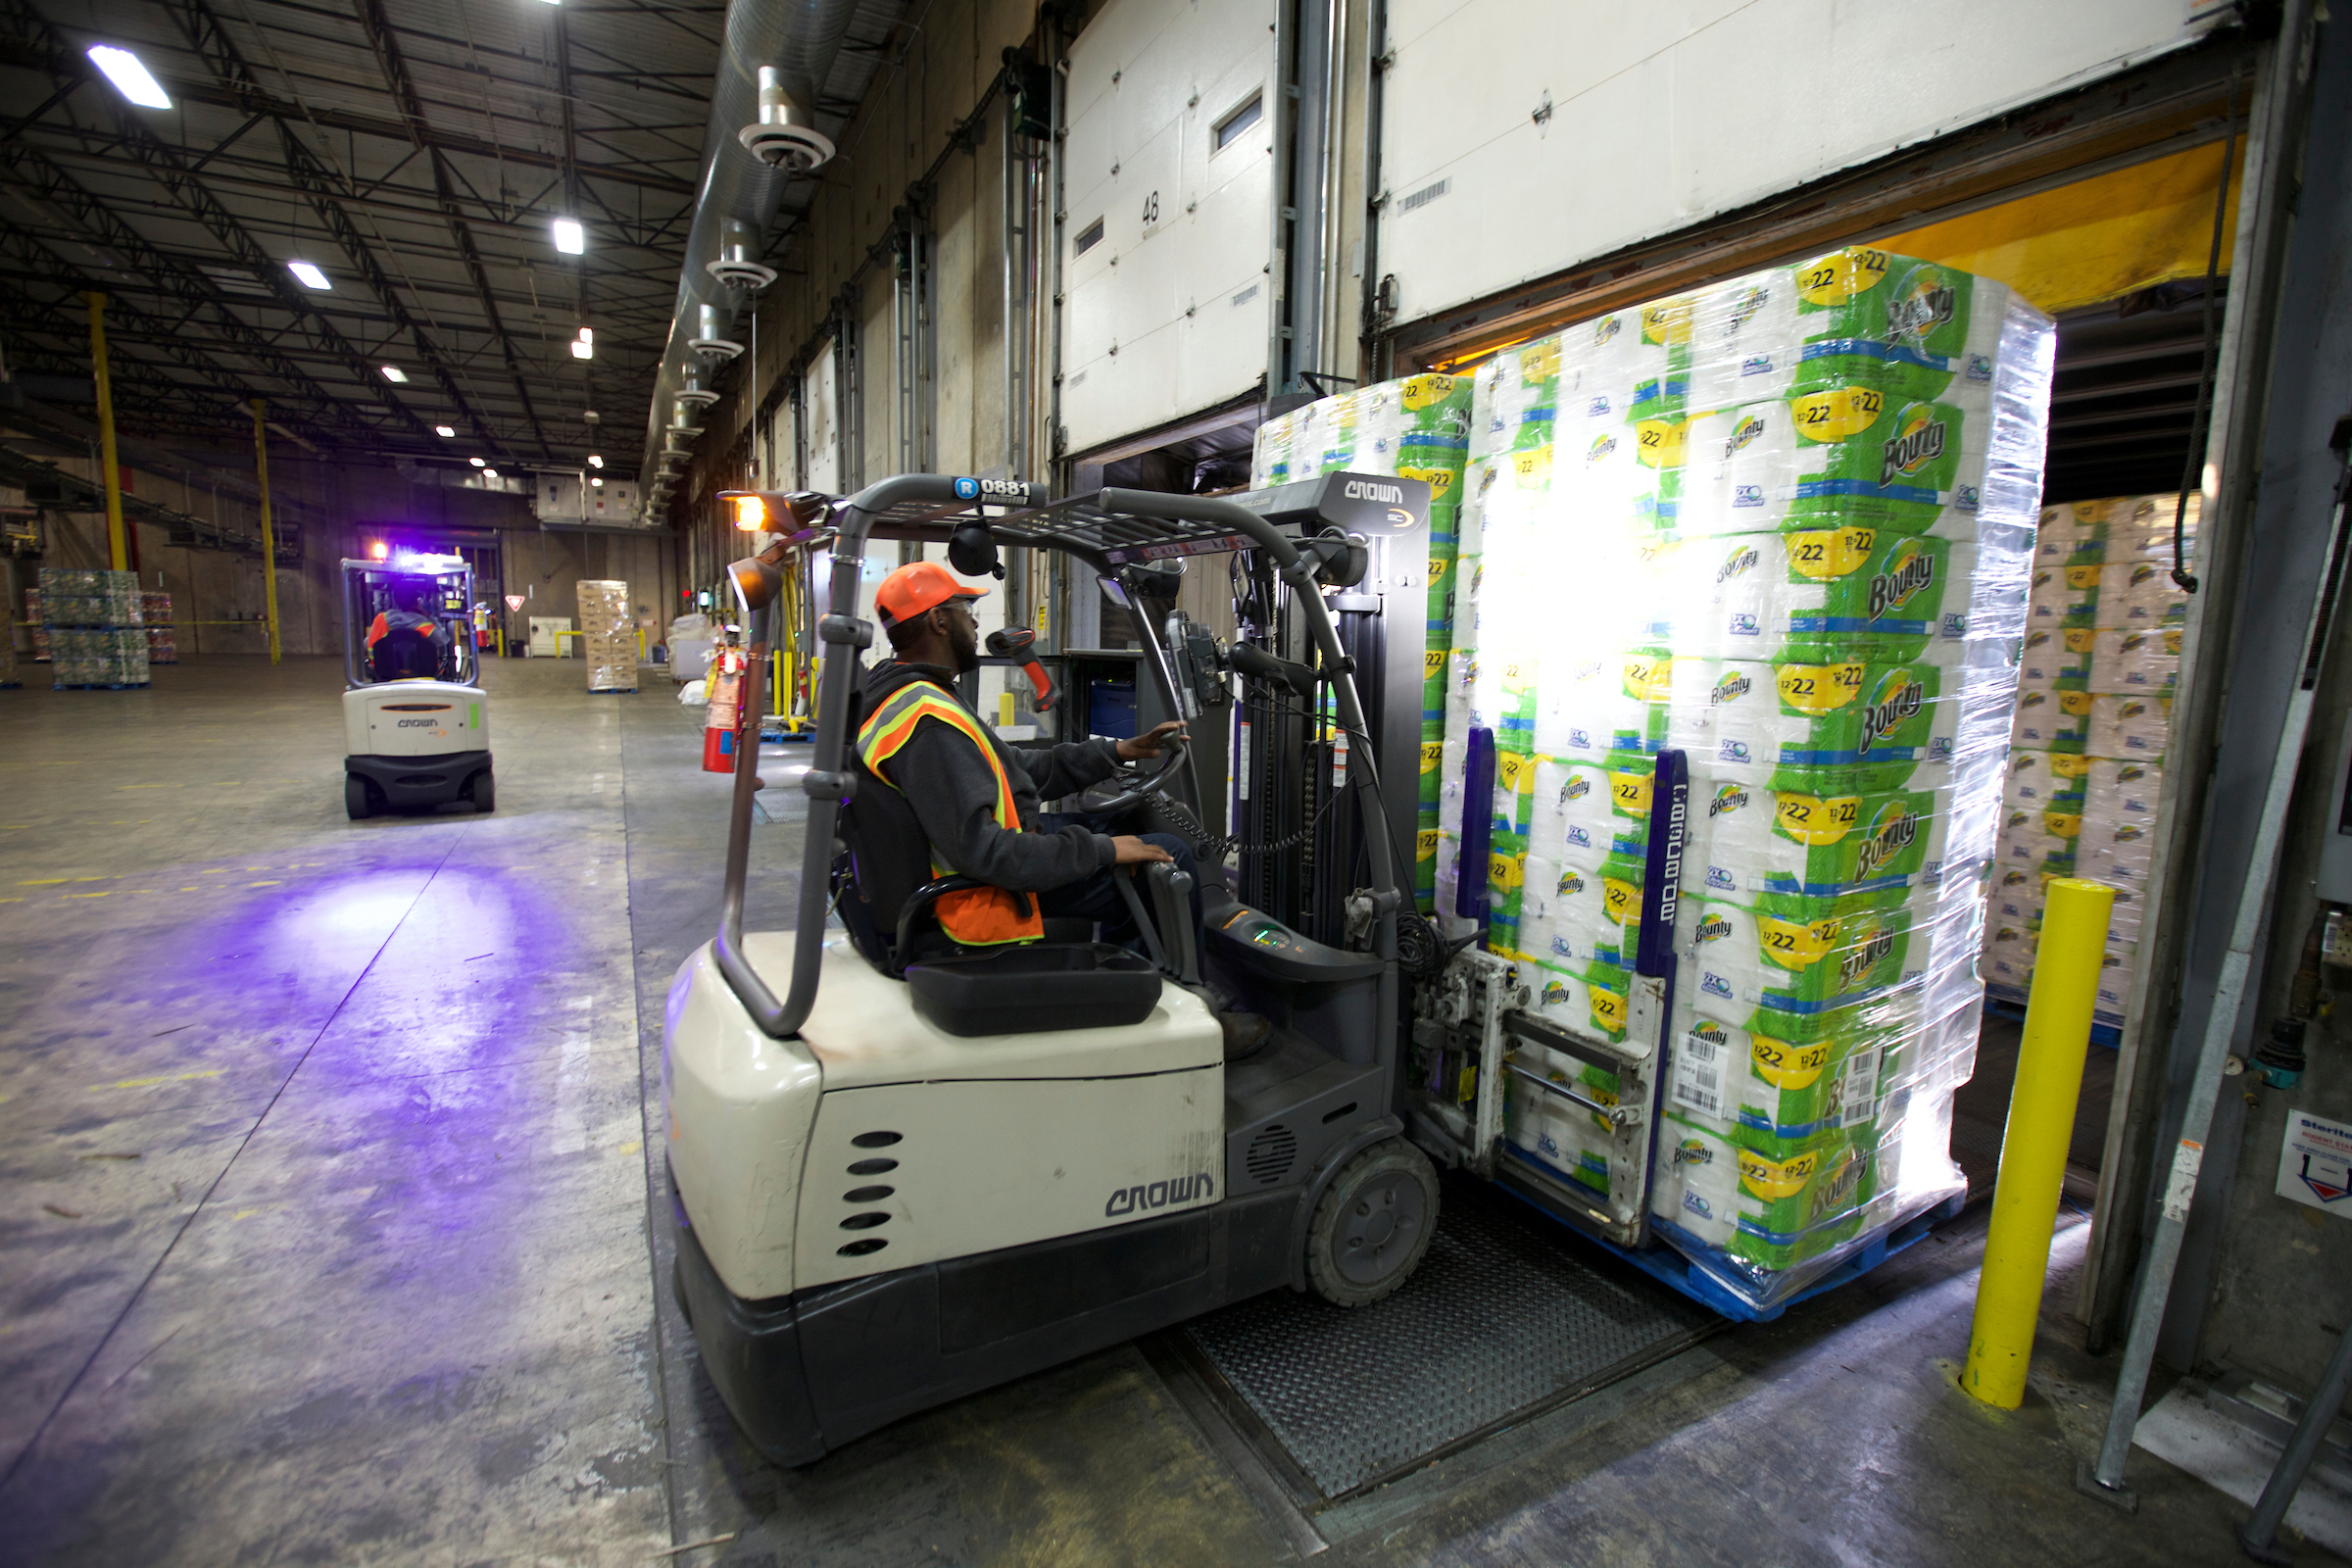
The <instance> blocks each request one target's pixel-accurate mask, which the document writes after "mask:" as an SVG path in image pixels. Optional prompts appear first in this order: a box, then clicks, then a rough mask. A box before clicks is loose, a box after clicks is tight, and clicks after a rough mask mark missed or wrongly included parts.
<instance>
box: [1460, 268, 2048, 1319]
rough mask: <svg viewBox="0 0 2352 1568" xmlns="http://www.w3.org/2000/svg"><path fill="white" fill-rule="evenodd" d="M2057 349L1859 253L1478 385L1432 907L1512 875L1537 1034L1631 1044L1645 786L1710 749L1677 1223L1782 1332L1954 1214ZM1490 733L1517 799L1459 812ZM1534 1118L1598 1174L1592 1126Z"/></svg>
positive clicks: (1739, 285) (1621, 324) (1692, 860)
mask: <svg viewBox="0 0 2352 1568" xmlns="http://www.w3.org/2000/svg"><path fill="white" fill-rule="evenodd" d="M2054 341H2055V339H2054V335H2053V332H2052V328H2051V325H2050V322H2049V320H2048V319H2047V318H2046V317H2043V316H2041V315H2040V314H2039V313H2038V312H2036V311H2034V309H2033V308H2032V307H2031V306H2028V305H2026V304H2024V303H2023V302H2022V301H2018V300H2015V299H2013V298H2012V297H2011V296H2010V294H2009V291H2008V290H2007V289H2006V288H2004V287H2003V286H2001V285H2000V284H1998V283H1994V282H1991V281H1989V280H1985V279H1979V278H1975V277H1972V276H1971V275H1969V274H1967V273H1965V272H1959V271H1955V270H1951V269H1948V268H1943V267H1937V266H1933V265H1930V264H1926V263H1922V262H1917V261H1913V260H1910V259H1907V258H1903V257H1895V256H1889V255H1887V254H1886V253H1884V252H1876V251H1869V250H1862V249H1851V250H1845V251H1840V252H1838V253H1836V254H1834V255H1831V256H1826V257H1823V258H1821V259H1819V260H1818V261H1816V262H1812V263H1809V264H1807V265H1805V266H1803V267H1796V268H1784V269H1774V270H1769V271H1765V272H1761V273H1756V274H1753V275H1751V276H1747V277H1743V278H1740V279H1737V280H1735V281H1734V282H1731V283H1728V284H1725V285H1722V286H1719V287H1716V288H1713V289H1710V290H1707V291H1705V292H1702V293H1699V294H1696V295H1693V296H1689V297H1685V298H1680V299H1673V300H1664V301H1659V302H1656V303H1654V304H1651V305H1648V306H1645V307H1642V309H1640V310H1636V311H1628V312H1625V313H1623V314H1621V315H1617V316H1612V317H1606V318H1603V319H1599V320H1597V321H1592V322H1587V323H1585V324H1583V325H1581V326H1578V327H1575V328H1572V329H1571V330H1570V331H1568V332H1566V333H1564V334H1562V335H1561V336H1560V337H1557V338H1550V339H1545V340H1544V341H1542V342H1538V343H1532V344H1528V345H1525V346H1523V347H1521V348H1518V349H1515V350H1512V351H1509V352H1506V353H1505V354H1503V355H1501V356H1500V357H1498V358H1497V359H1496V360H1495V361H1494V362H1492V363H1491V364H1489V365H1488V366H1486V367H1484V368H1481V369H1480V370H1479V371H1478V372H1477V376H1476V380H1477V388H1478V391H1477V402H1476V407H1475V411H1474V418H1473V426H1472V448H1471V462H1470V466H1469V468H1468V470H1467V472H1466V475H1465V479H1464V491H1465V498H1466V505H1465V509H1464V521H1463V526H1462V560H1461V564H1459V565H1458V566H1457V568H1456V570H1457V575H1459V576H1460V578H1461V580H1462V583H1463V593H1462V599H1461V604H1460V606H1459V607H1458V609H1457V614H1456V626H1455V636H1454V641H1453V651H1452V655H1451V660H1450V669H1449V688H1448V691H1447V695H1446V739H1445V741H1444V743H1443V747H1444V752H1443V760H1442V763H1441V766H1442V771H1443V773H1444V776H1445V777H1446V780H1447V781H1449V784H1450V785H1451V786H1452V787H1451V788H1450V789H1448V790H1447V791H1446V794H1445V795H1444V796H1443V797H1442V803H1441V824H1440V831H1441V848H1440V852H1439V865H1438V874H1437V886H1438V897H1439V904H1440V907H1441V909H1444V908H1446V907H1450V903H1451V895H1452V890H1453V888H1454V887H1455V886H1456V885H1458V881H1459V879H1460V878H1461V877H1463V876H1470V877H1479V876H1481V875H1482V873H1483V875H1484V878H1485V881H1486V883H1487V898H1488V907H1489V910H1490V921H1491V923H1490V932H1489V945H1490V946H1491V947H1492V948H1493V949H1495V951H1497V952H1500V953H1503V954H1505V955H1508V956H1515V957H1517V958H1518V959H1519V960H1520V961H1521V962H1522V964H1524V965H1525V966H1526V969H1525V974H1524V978H1525V979H1526V980H1527V981H1528V982H1529V986H1530V990H1531V992H1532V993H1533V994H1534V995H1535V997H1536V998H1537V1004H1538V1006H1539V1008H1540V1010H1542V1011H1543V1012H1544V1013H1547V1014H1552V1015H1555V1016H1557V1017H1558V1018H1559V1020H1560V1021H1561V1022H1562V1023H1563V1024H1565V1025H1566V1026H1568V1027H1571V1028H1573V1029H1576V1030H1578V1031H1579V1032H1582V1033H1586V1034H1594V1033H1597V1034H1600V1035H1603V1036H1606V1037H1609V1038H1622V1036H1623V1034H1624V1031H1625V1028H1626V1023H1627V1016H1626V1014H1627V999H1628V993H1629V982H1630V977H1629V975H1628V972H1627V971H1628V970H1629V969H1630V967H1631V965H1632V962H1633V955H1634V948H1635V944H1636V938H1637V929H1636V928H1637V924H1638V921H1639V918H1640V913H1641V907H1642V891H1643V889H1642V883H1643V877H1644V875H1645V870H1644V864H1645V857H1646V852H1647V849H1648V837H1647V836H1648V808H1649V794H1650V780H1651V777H1652V772H1653V769H1654V767H1655V760H1656V757H1657V754H1658V753H1659V752H1660V751H1661V750H1663V749H1667V748H1674V749H1679V750H1681V751H1683V752H1685V753H1686V754H1687V755H1688V758H1689V760H1690V766H1691V781H1692V788H1691V799H1692V803H1693V810H1692V813H1691V814H1692V821H1691V840H1690V845H1689V849H1688V851H1687V853H1686V856H1685V859H1684V862H1683V863H1684V866H1685V868H1686V871H1685V880H1684V884H1683V888H1682V899H1681V917H1680V921H1679V923H1678V927H1677V931H1676V937H1675V947H1676V952H1677V954H1678V963H1679V972H1678V979H1677V985H1676V1006H1675V1014H1674V1018H1673V1020H1672V1028H1671V1036H1672V1040H1671V1059H1670V1070H1669V1075H1668V1080H1667V1081H1668V1085H1669V1089H1668V1099H1667V1104H1666V1110H1667V1112H1668V1120H1667V1124H1666V1125H1665V1126H1664V1127H1662V1128H1661V1129H1660V1133H1659V1137H1658V1141H1657V1149H1658V1163H1657V1168H1656V1170H1655V1172H1654V1174H1653V1178H1652V1217H1653V1220H1654V1222H1655V1224H1656V1228H1657V1230H1658V1233H1659V1234H1660V1235H1662V1236H1663V1237H1665V1238H1666V1239H1667V1240H1668V1241H1670V1242H1671V1243H1672V1244H1673V1245H1675V1246H1676V1247H1677V1248H1679V1249H1681V1250H1684V1251H1685V1252H1687V1253H1689V1254H1690V1255H1691V1257H1692V1258H1693V1259H1694V1260H1696V1261H1698V1262H1699V1263H1700V1264H1701V1265H1702V1266H1704V1267H1707V1268H1708V1269H1709V1270H1710V1271H1711V1272H1713V1273H1715V1274H1716V1275H1717V1276H1718V1277H1720V1278H1722V1279H1724V1280H1725V1281H1726V1282H1727V1283H1729V1284H1732V1285H1733V1287H1734V1288H1735V1289H1738V1290H1740V1292H1741V1293H1742V1294H1743V1295H1745V1296H1747V1297H1748V1298H1749V1299H1752V1300H1753V1301H1755V1302H1756V1303H1757V1304H1759V1305H1762V1304H1766V1303H1769V1302H1771V1301H1774V1300H1779V1299H1786V1298H1787V1297H1788V1296H1789V1295H1791V1294H1793V1293H1794V1292H1796V1291H1798V1290H1801V1289H1802V1288H1803V1286H1804V1285H1805V1284H1806V1283H1807V1282H1809V1281H1810V1280H1812V1279H1815V1278H1818V1277H1819V1276H1820V1275H1821V1274H1822V1273H1824V1272H1827V1270H1828V1269H1829V1268H1831V1267H1833V1266H1835V1264H1836V1263H1837V1262H1838V1260H1840V1259H1841V1258H1843V1257H1844V1256H1847V1255H1850V1253H1851V1252H1852V1251H1854V1250H1856V1249H1858V1248H1859V1247H1861V1246H1862V1245H1864V1244H1865V1243H1866V1242H1867V1241H1868V1240H1870V1239H1872V1238H1874V1237H1876V1236H1877V1235H1879V1234H1882V1233H1883V1232H1884V1230H1885V1229H1886V1228H1887V1227H1888V1226H1890V1225H1892V1224H1896V1223H1899V1222H1900V1221H1901V1220H1902V1219H1904V1218H1907V1217H1908V1216H1909V1215H1910V1214H1913V1213H1916V1212H1918V1211H1920V1210H1921V1209H1924V1208H1926V1207H1928V1206H1931V1205H1932V1204H1934V1203H1935V1202H1936V1201H1940V1200H1941V1199H1943V1198H1944V1197H1946V1196H1948V1195H1949V1194H1950V1193H1952V1192H1954V1191H1956V1190H1958V1187H1959V1176H1958V1171H1957V1168H1956V1167H1955V1166H1953V1164H1952V1163H1951V1160H1950V1157H1949V1116H1950V1093H1951V1090H1952V1089H1953V1088H1954V1087H1956V1086H1957V1085H1958V1084H1959V1083H1961V1082H1964V1081H1965V1080H1966V1079H1967V1077H1968V1076H1969V1073H1970V1071H1971V1070H1972V1068H1973V1061H1974V1052H1975V1043H1976V1031H1977V1020H1978V1015H1979V1009H1980V1007H1981V1005H1982V984H1981V982H1980V981H1979V979H1978V977H1977V974H1976V962H1975V960H1976V956H1977V953H1978V950H1979V947H1980V944H1981V940H1982V939H1981V935H1980V932H1981V928H1982V924H1983V920H1984V909H1985V872H1986V869H1987V867H1988V865H1989V862H1990V859H1991V857H1992V853H1993V848H1994V842H1995V839H1996V836H1997V832H1998V825H1999V819H2000V802H2001V789H2002V781H2003V754H2004V749H2005V747H2006V744H2007V740H2008V733H2009V726H2010V714H2011V711H2012V706H2013V703H2014V699H2015V692H2016V680H2017V670H2016V664H2015V660H2016V657H2017V651H2018V647H2019V643H2020V640H2021V638H2022V635H2023V632H2024V628H2025V601H2026V591H2027V585H2028V581H2027V580H2028V573H2029V569H2030V566H2031V562H2032V553H2033V549H2034V518H2035V511H2036V508H2037V506H2038V503H2039V494H2040V477H2041V464H2042V448H2043V440H2044V428H2045V422H2046V409H2047V402H2048V390H2049V375H2050V362H2051V355H2052V352H2053V346H2054ZM1473 726H1480V727H1487V728H1491V729H1492V730H1493V731H1494V733H1495V747H1496V753H1497V766H1496V769H1495V790H1494V798H1493V800H1492V802H1484V801H1469V800H1466V799H1462V798H1460V792H1459V787H1458V781H1459V780H1460V777H1461V774H1462V768H1463V762H1464V760H1465V753H1466V740H1467V736H1468V733H1469V731H1470V729H1471V728H1472V727H1473ZM1470 809H1488V810H1491V812H1492V837H1493V846H1494V848H1493V854H1492V857H1491V859H1490V863H1489V864H1488V865H1487V866H1486V867H1475V866H1472V867H1463V866H1459V865H1458V863H1457V862H1458V849H1455V848H1453V846H1455V845H1457V844H1458V839H1457V838H1456V837H1455V835H1458V833H1459V831H1460V821H1461V813H1462V812H1463V811H1465V810H1470ZM1520 1056H1521V1065H1524V1066H1531V1067H1533V1068H1534V1069H1535V1070H1537V1071H1539V1072H1541V1073H1544V1074H1545V1075H1546V1076H1550V1077H1553V1078H1555V1079H1558V1080H1561V1081H1574V1082H1577V1083H1579V1084H1580V1085H1581V1089H1580V1092H1581V1093H1583V1094H1585V1095H1586V1096H1588V1097H1590V1098H1594V1099H1598V1100H1600V1101H1602V1102H1603V1103H1610V1102H1611V1100H1612V1098H1613V1096H1614V1095H1615V1093H1616V1089H1617V1085H1616V1081H1615V1079H1614V1077H1613V1075H1611V1074H1609V1073H1607V1072H1605V1071H1603V1070H1601V1069H1599V1068H1596V1067H1593V1066H1590V1065H1587V1064H1584V1063H1581V1062H1578V1061H1576V1060H1574V1059H1572V1058H1569V1057H1566V1056H1560V1055H1554V1054H1549V1053H1544V1052H1542V1051H1540V1050H1538V1049H1537V1048H1533V1047H1525V1048H1522V1049H1521V1052H1520ZM1508 1113H1509V1136H1510V1139H1511V1141H1512V1142H1513V1143H1514V1144H1515V1145H1517V1146H1518V1147H1519V1148H1520V1149H1521V1150H1522V1151H1523V1152H1526V1153H1528V1154H1529V1155H1530V1156H1531V1157H1534V1158H1536V1159H1539V1160H1541V1161H1543V1162H1544V1163H1546V1164H1549V1165H1550V1166H1552V1167H1553V1168H1554V1169H1556V1170H1557V1171H1558V1172H1560V1173H1561V1174H1563V1175H1565V1176H1566V1177H1568V1178H1569V1179H1571V1180H1577V1181H1582V1182H1585V1183H1586V1184H1587V1185H1589V1186H1592V1187H1594V1188H1596V1189H1598V1188H1602V1187H1604V1186H1605V1183H1606V1160H1605V1154H1604V1152H1603V1151H1604V1150H1605V1148H1606V1145H1607V1139H1606V1129H1604V1128H1602V1127H1601V1126H1600V1125H1599V1124H1598V1123H1597V1121H1595V1120H1594V1118H1593V1117H1592V1116H1591V1114H1590V1113H1587V1112H1582V1111H1577V1110H1575V1107H1574V1106H1573V1104H1571V1103H1566V1102H1563V1101H1561V1100H1559V1099H1557V1098H1556V1097H1552V1096H1546V1095H1542V1094H1540V1093H1530V1094H1524V1095H1522V1094H1513V1095H1511V1097H1510V1100H1509V1104H1508Z"/></svg>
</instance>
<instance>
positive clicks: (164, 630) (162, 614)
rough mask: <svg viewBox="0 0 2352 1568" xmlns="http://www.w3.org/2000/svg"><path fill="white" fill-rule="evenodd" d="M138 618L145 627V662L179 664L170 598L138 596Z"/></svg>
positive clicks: (163, 596)
mask: <svg viewBox="0 0 2352 1568" xmlns="http://www.w3.org/2000/svg"><path fill="white" fill-rule="evenodd" d="M139 617H140V619H141V620H143V621H144V622H145V623H146V626H147V662H148V663H150V664H176V663H178V662H179V639H178V637H177V635H176V633H175V632H174V629H173V627H172V596H171V595H170V594H159V593H142V594H140V595H139Z"/></svg>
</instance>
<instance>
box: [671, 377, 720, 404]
mask: <svg viewBox="0 0 2352 1568" xmlns="http://www.w3.org/2000/svg"><path fill="white" fill-rule="evenodd" d="M678 401H679V402H680V403H684V404H688V405H690V406H692V407H694V408H698V409H707V408H709V407H710V406H711V404H713V403H716V402H717V401H718V394H717V393H715V392H713V391H711V389H710V388H709V387H707V386H705V385H703V372H702V370H701V369H700V368H696V369H692V370H688V371H687V372H686V381H685V384H684V385H683V386H680V387H679V388H678Z"/></svg>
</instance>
